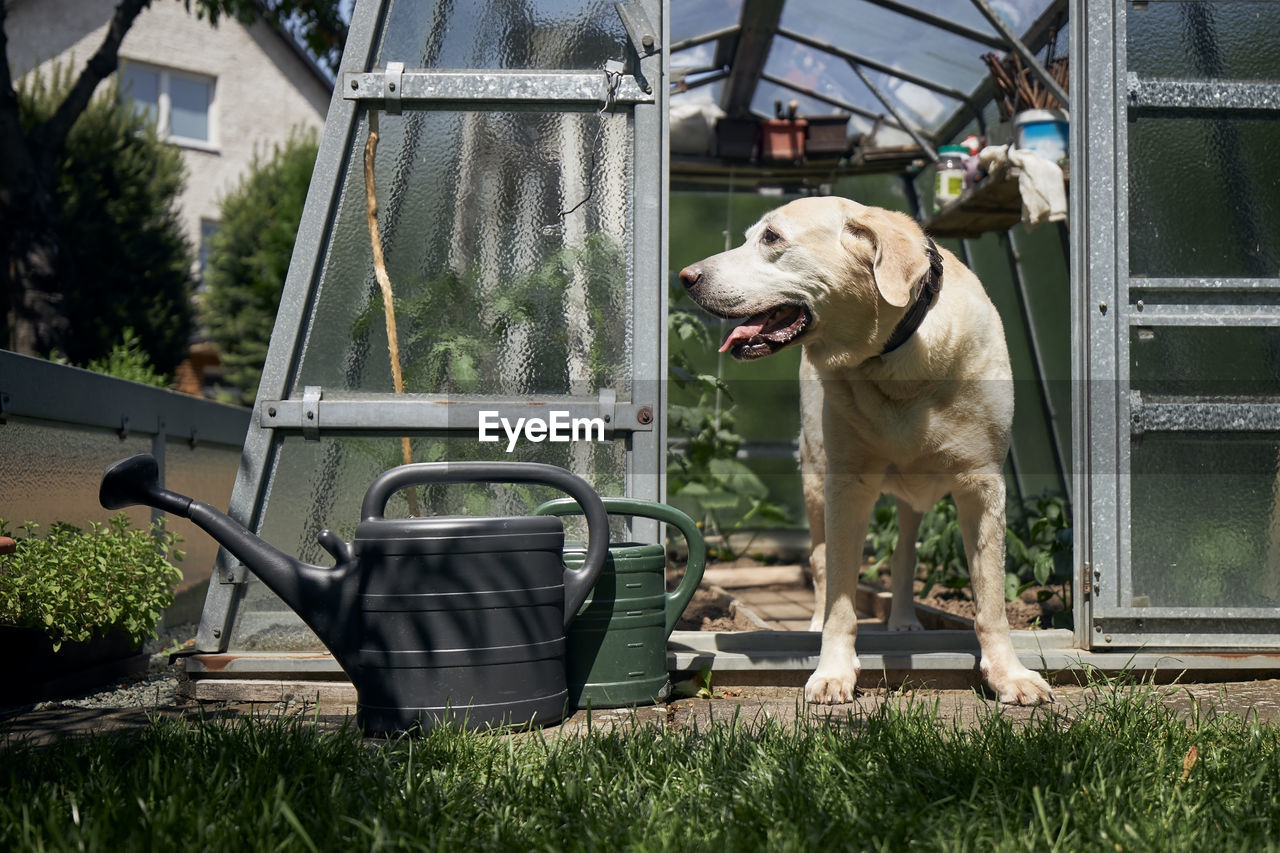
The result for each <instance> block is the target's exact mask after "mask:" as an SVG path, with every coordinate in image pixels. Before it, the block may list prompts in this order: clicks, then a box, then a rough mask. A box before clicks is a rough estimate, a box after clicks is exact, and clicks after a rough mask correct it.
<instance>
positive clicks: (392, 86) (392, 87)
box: [387, 83, 396, 92]
mask: <svg viewBox="0 0 1280 853" xmlns="http://www.w3.org/2000/svg"><path fill="white" fill-rule="evenodd" d="M387 90H388V91H390V92H394V91H395V90H396V84H395V83H388V84H387Z"/></svg>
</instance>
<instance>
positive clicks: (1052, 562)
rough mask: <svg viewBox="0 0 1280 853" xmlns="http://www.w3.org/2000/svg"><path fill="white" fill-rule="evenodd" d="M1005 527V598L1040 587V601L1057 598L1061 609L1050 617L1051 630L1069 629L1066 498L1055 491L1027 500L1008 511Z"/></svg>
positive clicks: (1069, 530)
mask: <svg viewBox="0 0 1280 853" xmlns="http://www.w3.org/2000/svg"><path fill="white" fill-rule="evenodd" d="M1008 524H1009V527H1008V530H1007V535H1006V536H1005V554H1006V557H1005V559H1006V563H1007V569H1006V571H1007V574H1006V576H1005V588H1006V595H1009V597H1010V598H1013V597H1015V596H1018V595H1021V594H1022V593H1023V592H1025V591H1026V590H1027V589H1028V588H1030V587H1033V586H1038V587H1042V588H1041V589H1040V590H1039V591H1038V592H1037V593H1036V595H1037V596H1038V597H1039V600H1040V601H1041V602H1045V601H1048V600H1049V599H1051V598H1052V597H1053V596H1054V595H1060V596H1061V597H1062V603H1063V606H1064V610H1063V611H1062V612H1060V613H1056V614H1054V619H1053V627H1055V628H1058V627H1061V628H1066V627H1070V626H1071V548H1072V541H1073V540H1072V532H1071V516H1070V514H1069V512H1068V507H1067V500H1066V498H1065V497H1063V496H1062V495H1060V494H1057V493H1056V492H1044V493H1042V494H1039V495H1036V496H1034V497H1032V498H1028V499H1027V500H1026V501H1025V502H1024V503H1023V504H1022V506H1020V507H1016V508H1011V509H1010V511H1009V520H1008ZM1055 586H1056V587H1057V590H1056V591H1055V590H1054V589H1052V587H1055ZM1010 592H1012V594H1011V595H1010Z"/></svg>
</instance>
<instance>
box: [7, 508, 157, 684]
mask: <svg viewBox="0 0 1280 853" xmlns="http://www.w3.org/2000/svg"><path fill="white" fill-rule="evenodd" d="M7 535H11V534H10V531H9V530H8V525H7V524H6V522H5V521H4V520H3V519H0V536H7ZM14 540H15V546H16V547H15V548H14V549H13V552H12V553H9V554H0V649H3V650H4V654H5V658H6V659H7V660H8V661H10V664H11V666H16V669H10V671H9V672H8V673H7V674H6V678H5V679H3V680H0V706H11V705H20V704H24V703H27V702H31V701H36V700H38V699H44V698H51V697H52V696H53V695H56V694H57V693H59V692H63V691H65V690H67V689H70V688H71V687H72V685H73V683H74V682H76V681H78V680H79V679H80V678H81V677H83V678H87V677H88V673H93V672H97V673H100V674H102V675H103V676H104V677H112V675H113V674H114V671H113V670H112V668H111V664H112V663H113V662H119V661H121V660H123V659H127V658H128V657H130V656H132V655H136V654H137V653H138V651H139V650H140V649H141V647H142V643H143V641H144V640H146V639H147V638H148V637H152V636H155V628H156V625H157V623H158V622H159V621H160V616H161V613H162V612H163V611H164V609H165V608H166V607H168V606H169V605H170V604H171V603H172V602H173V589H174V586H175V585H176V584H177V582H178V580H180V579H181V577H182V573H181V571H179V570H178V568H177V567H176V566H174V564H173V562H171V561H174V562H177V561H180V560H181V559H182V552H181V551H179V550H177V548H176V547H175V546H176V544H177V542H178V537H177V536H176V535H175V534H173V533H171V532H169V531H166V530H164V529H163V527H159V526H155V525H153V526H152V529H151V530H150V531H148V530H142V529H138V528H135V527H132V526H131V524H130V522H129V519H128V516H126V515H124V514H123V513H121V514H120V515H117V516H116V517H115V518H112V519H111V520H110V521H109V522H107V523H106V524H99V523H94V524H92V525H90V527H89V529H88V530H81V529H79V528H77V527H73V526H71V525H68V524H61V523H55V524H53V525H51V526H50V528H49V531H48V532H47V533H41V532H40V531H39V529H38V527H37V525H35V524H33V523H31V522H28V523H26V524H24V525H21V526H20V527H19V528H18V535H16V536H14Z"/></svg>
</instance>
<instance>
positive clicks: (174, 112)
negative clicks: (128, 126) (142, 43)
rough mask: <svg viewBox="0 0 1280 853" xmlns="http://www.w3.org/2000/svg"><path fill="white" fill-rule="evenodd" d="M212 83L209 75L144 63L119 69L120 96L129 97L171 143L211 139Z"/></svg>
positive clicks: (130, 62) (124, 65)
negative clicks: (204, 75)
mask: <svg viewBox="0 0 1280 853" xmlns="http://www.w3.org/2000/svg"><path fill="white" fill-rule="evenodd" d="M213 83H214V81H213V78H212V77H202V76H200V75H198V74H188V73H186V72H185V71H173V70H171V69H168V68H160V67H159V66H155V65H147V64H146V63H143V62H132V61H129V62H125V63H123V64H122V66H121V69H120V94H121V96H122V97H125V98H129V99H130V100H132V101H133V104H134V107H135V109H137V111H138V112H139V113H142V114H144V115H146V116H147V118H149V119H150V120H151V121H153V122H155V125H156V127H157V128H158V129H159V131H160V134H161V135H162V136H164V137H165V138H166V139H168V140H169V141H170V142H177V143H183V142H194V143H197V144H203V145H209V144H210V143H212V142H213V133H212V122H211V121H210V113H211V112H212V106H213Z"/></svg>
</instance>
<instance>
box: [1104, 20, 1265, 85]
mask: <svg viewBox="0 0 1280 853" xmlns="http://www.w3.org/2000/svg"><path fill="white" fill-rule="evenodd" d="M1126 20H1127V22H1128V31H1129V32H1128V57H1129V70H1131V71H1136V72H1138V73H1139V74H1140V75H1142V76H1144V77H1174V78H1184V79H1234V80H1280V39H1277V38H1276V33H1277V32H1280V3H1260V2H1257V0H1228V2H1222V0H1218V2H1213V3H1199V2H1196V3H1192V2H1157V3H1143V4H1142V5H1141V6H1138V7H1135V6H1134V4H1132V3H1130V4H1129V8H1128V15H1127V17H1126Z"/></svg>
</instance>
